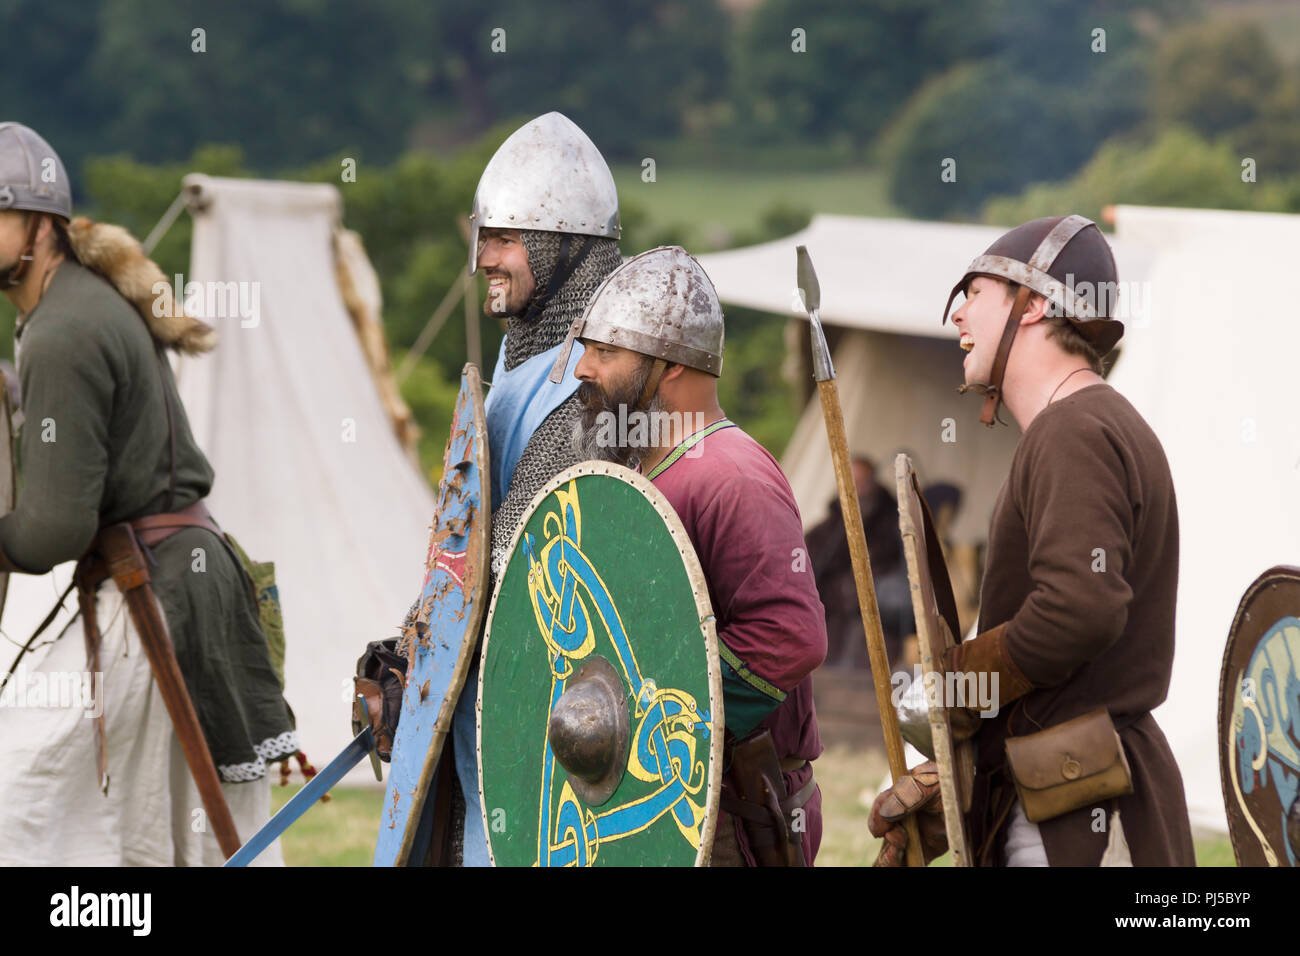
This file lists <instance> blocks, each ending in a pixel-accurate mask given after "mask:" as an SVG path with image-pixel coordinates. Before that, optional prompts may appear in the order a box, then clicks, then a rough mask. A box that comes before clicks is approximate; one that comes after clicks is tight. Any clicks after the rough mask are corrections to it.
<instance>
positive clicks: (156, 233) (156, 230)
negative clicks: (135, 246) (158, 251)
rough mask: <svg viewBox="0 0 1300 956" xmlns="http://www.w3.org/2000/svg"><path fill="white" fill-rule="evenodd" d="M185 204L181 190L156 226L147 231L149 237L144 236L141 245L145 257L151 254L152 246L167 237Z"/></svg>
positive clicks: (183, 193) (183, 192) (184, 197)
mask: <svg viewBox="0 0 1300 956" xmlns="http://www.w3.org/2000/svg"><path fill="white" fill-rule="evenodd" d="M185 204H186V195H185V190H183V189H182V190H181V191H180V192H179V193H177V194H176V198H175V199H173V200H172V204H171V205H170V206H168V207H167V211H166V212H165V213H163V214H162V218H161V219H159V220H158V223H157V225H155V226H154V227H153V228H152V229H151V230H149V235H147V236H145V239H144V242H142V243H141V245H142V246H143V247H144V254H145V255H146V256H147V255H149V254H150V253H152V252H153V250H154V246H156V245H158V243H160V242H162V238H163V236H165V235H167V231H168V230H169V229H171V227H172V225H173V224H174V223H175V222H176V220H177V219H178V218H179V217H180V214H181V210H182V209H184V208H185Z"/></svg>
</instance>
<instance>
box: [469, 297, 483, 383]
mask: <svg viewBox="0 0 1300 956" xmlns="http://www.w3.org/2000/svg"><path fill="white" fill-rule="evenodd" d="M473 281H474V277H473V276H471V275H469V274H468V273H466V274H465V344H466V345H467V346H468V348H467V352H468V360H469V361H470V362H472V363H473V364H474V367H475V368H477V369H478V370H479V372H480V373H481V372H482V371H483V342H482V341H481V339H480V337H479V330H478V296H476V295H470V290H471V289H472V288H473V286H472V284H471V283H473Z"/></svg>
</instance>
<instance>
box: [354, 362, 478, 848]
mask: <svg viewBox="0 0 1300 956" xmlns="http://www.w3.org/2000/svg"><path fill="white" fill-rule="evenodd" d="M488 482H489V479H488V440H487V429H486V427H485V425H484V416H483V383H482V380H481V379H480V377H479V371H478V367H477V366H475V365H473V364H469V365H466V366H465V368H464V370H463V371H462V373H461V385H460V394H459V396H458V397H457V399H456V410H455V413H454V416H453V418H452V427H451V435H450V436H449V437H448V438H447V448H446V452H445V453H444V457H443V468H442V480H441V481H440V482H439V483H438V510H437V512H436V513H435V514H434V516H433V523H432V526H431V528H430V531H429V551H428V556H427V558H426V560H425V574H424V584H423V588H422V589H421V593H420V602H419V610H418V613H417V615H416V618H415V621H414V628H413V631H414V633H413V634H412V635H411V636H410V642H409V643H410V648H409V651H408V663H407V671H406V687H405V691H404V693H403V696H402V711H401V716H400V717H399V719H398V724H397V733H396V735H395V737H394V739H393V755H392V764H391V769H390V771H389V775H388V790H387V793H386V794H385V796H384V804H383V811H382V815H381V818H380V825H379V837H378V839H377V840H376V841H375V857H374V862H375V866H408V865H419V864H420V863H421V862H423V861H424V860H425V858H426V855H427V854H428V852H429V847H430V844H431V843H432V842H435V841H436V838H435V836H434V832H435V830H436V829H437V826H436V825H435V820H434V817H435V816H436V814H435V813H434V812H433V809H434V808H433V807H432V806H429V807H428V808H427V810H426V803H427V802H428V801H429V799H430V796H431V794H433V793H434V792H435V791H436V784H437V778H438V776H439V773H438V770H439V762H440V760H441V758H442V755H443V751H444V749H445V745H446V741H447V736H448V734H449V732H450V730H451V721H452V715H453V713H454V711H455V709H456V701H457V700H459V698H460V694H461V690H462V688H464V686H465V678H466V677H467V676H468V674H469V670H470V666H471V665H472V664H473V662H474V648H475V644H476V642H477V640H478V632H479V625H480V624H481V623H482V621H483V613H484V609H485V606H486V604H487V589H488V561H489V553H488V552H489V541H490V537H489V525H490V523H491V517H492V516H491V510H490V508H489V490H488V489H489V484H488ZM444 783H445V781H444ZM444 789H445V787H444Z"/></svg>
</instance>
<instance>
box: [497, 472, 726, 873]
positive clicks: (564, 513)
mask: <svg viewBox="0 0 1300 956" xmlns="http://www.w3.org/2000/svg"><path fill="white" fill-rule="evenodd" d="M547 504H548V505H551V506H553V508H552V510H549V511H547V512H546V513H545V515H544V516H543V520H542V533H543V535H544V536H545V538H546V540H545V542H544V543H543V544H542V545H541V546H540V548H539V547H538V545H537V541H536V540H535V538H534V536H533V535H530V534H525V535H523V539H522V541H521V543H520V546H521V547H522V548H523V550H524V553H525V555H526V557H527V559H528V593H529V597H530V601H531V604H532V609H533V616H534V619H535V620H536V623H537V629H538V632H539V634H540V635H541V637H542V639H543V640H544V641H545V645H546V654H547V666H548V669H549V671H550V678H551V694H550V709H551V710H554V708H555V705H556V703H557V702H558V701H559V699H560V697H561V695H563V693H564V690H565V682H566V681H567V679H568V678H569V676H571V675H572V674H573V672H574V670H575V669H576V668H577V666H578V665H579V664H580V663H582V661H583V660H584V659H585V658H586V657H588V656H589V655H590V654H591V653H593V652H594V651H595V650H596V643H597V642H596V631H597V627H596V626H595V624H594V622H595V621H597V620H598V621H599V622H600V625H601V626H600V628H599V630H600V631H601V634H602V636H603V637H604V638H607V639H608V642H609V645H610V646H609V650H612V651H613V657H614V658H615V659H616V660H617V662H618V665H619V667H620V668H621V670H622V674H623V678H624V681H625V687H626V688H627V689H628V692H629V694H630V695H631V697H632V699H634V700H635V701H636V709H635V715H636V719H637V723H636V729H635V733H633V734H632V739H631V741H630V753H629V755H628V762H627V772H628V774H630V775H631V776H632V777H633V778H634V779H636V780H639V781H642V782H644V783H646V784H650V785H651V788H650V789H649V790H648V792H646V793H644V794H642V795H641V796H639V797H637V798H636V799H635V800H629V801H627V802H626V803H622V804H619V805H617V806H614V807H611V808H609V809H605V810H602V811H601V812H600V813H595V812H594V811H593V810H592V809H591V808H589V807H584V806H583V805H582V804H581V802H580V801H579V799H578V797H577V795H576V794H575V793H574V791H573V788H572V787H571V786H570V785H569V782H568V779H567V777H566V776H565V773H564V770H563V768H562V767H559V766H558V764H557V763H556V762H555V758H554V754H553V753H552V751H551V747H550V742H549V739H548V740H546V741H545V742H544V744H543V748H544V752H543V756H542V780H541V795H540V796H541V800H540V805H539V808H538V810H539V812H538V847H537V849H538V857H537V862H538V864H539V865H542V866H574V865H577V866H588V865H590V864H591V863H593V862H594V861H595V859H596V857H597V854H598V852H599V850H600V845H601V844H602V843H610V842H613V841H615V840H620V839H622V838H624V837H628V836H631V835H633V834H635V833H640V832H642V831H644V830H646V829H647V828H649V827H650V826H652V825H653V824H654V823H655V822H656V821H657V820H659V819H660V818H661V817H663V816H664V815H668V816H670V817H672V819H673V822H674V824H675V825H676V827H677V830H678V831H679V832H680V834H681V836H682V837H683V839H685V840H686V841H687V843H688V844H689V845H690V846H691V847H692V848H693V849H696V850H698V849H699V846H700V830H701V827H702V824H703V822H704V814H705V784H706V781H707V776H708V771H707V766H706V762H705V760H702V759H697V757H696V754H697V749H698V748H697V744H698V743H699V742H700V741H699V738H698V737H697V736H696V735H697V734H700V735H701V736H704V737H707V736H708V735H709V733H710V732H711V731H712V729H713V728H712V722H711V719H710V716H709V713H708V712H707V711H701V710H700V709H699V706H698V704H697V703H696V700H695V698H694V697H693V696H692V695H691V694H689V693H687V692H685V691H682V690H678V689H675V688H659V687H657V686H656V684H655V682H654V680H652V679H648V678H643V677H642V674H641V671H640V668H639V667H638V665H637V661H636V655H635V654H634V653H633V650H632V644H631V640H630V638H629V636H628V634H627V631H626V630H625V628H624V626H623V621H622V619H621V617H620V615H619V613H618V608H617V606H616V604H615V602H614V599H613V598H612V596H611V595H610V593H609V590H608V588H607V587H606V585H605V582H604V580H603V579H602V578H601V576H600V574H599V573H598V572H597V570H596V569H595V567H594V566H593V565H592V563H591V561H590V560H589V559H588V557H587V555H586V554H585V553H584V552H583V550H582V534H581V529H582V512H581V506H580V503H579V501H578V493H577V481H576V480H575V481H572V482H570V483H569V484H568V485H567V486H566V487H564V488H561V489H558V490H556V491H555V492H554V493H553V494H552V496H551V497H550V498H549V499H548V500H547ZM602 643H604V641H602ZM548 726H549V719H548ZM706 752H707V748H706ZM557 783H559V784H560V788H559V793H558V795H556V794H555V789H556V784H557Z"/></svg>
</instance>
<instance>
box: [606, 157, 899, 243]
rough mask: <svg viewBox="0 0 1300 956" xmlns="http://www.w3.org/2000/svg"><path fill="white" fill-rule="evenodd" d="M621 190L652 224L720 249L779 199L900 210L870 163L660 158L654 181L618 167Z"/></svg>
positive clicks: (851, 211)
mask: <svg viewBox="0 0 1300 956" xmlns="http://www.w3.org/2000/svg"><path fill="white" fill-rule="evenodd" d="M613 173H614V181H615V183H617V185H618V194H619V197H620V198H621V199H622V200H624V201H625V202H629V201H630V202H631V203H633V204H635V205H636V206H637V207H639V208H641V209H642V210H643V211H644V213H645V215H646V217H647V218H648V220H649V223H650V226H651V227H652V229H673V228H676V229H679V230H681V231H682V232H683V236H682V239H683V241H684V242H685V243H686V244H687V246H688V247H690V248H696V249H700V250H702V251H707V250H710V249H718V248H724V247H726V246H729V245H731V244H732V241H733V240H734V239H735V238H736V237H743V236H744V234H746V233H751V232H754V231H755V230H757V229H758V226H759V223H760V220H761V218H762V216H763V214H764V213H766V212H768V211H769V210H771V209H772V208H773V207H776V206H783V207H786V208H790V209H803V210H807V211H808V212H829V213H843V214H845V215H859V216H889V215H896V214H897V211H896V210H895V209H894V208H893V206H892V205H891V204H890V202H889V200H888V199H887V198H886V194H885V183H884V178H883V176H882V175H881V174H880V173H879V172H877V171H876V170H875V169H871V168H868V167H865V166H863V167H851V168H845V169H831V170H822V171H811V172H796V173H785V172H753V171H736V170H728V169H709V168H702V167H698V166H689V167H675V166H672V165H668V164H665V165H663V166H659V167H658V168H657V169H656V170H655V181H654V182H652V183H647V182H643V181H642V179H641V167H639V166H616V167H614V170H613Z"/></svg>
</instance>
